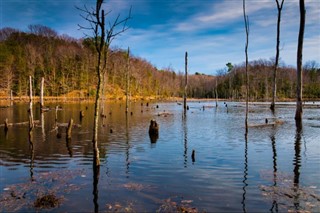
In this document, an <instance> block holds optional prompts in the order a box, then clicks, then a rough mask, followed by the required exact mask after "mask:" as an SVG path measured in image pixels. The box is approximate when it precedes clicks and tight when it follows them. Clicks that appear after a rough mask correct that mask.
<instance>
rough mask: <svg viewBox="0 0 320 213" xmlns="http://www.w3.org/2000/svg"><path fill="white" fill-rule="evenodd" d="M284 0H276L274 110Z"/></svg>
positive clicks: (272, 108)
mask: <svg viewBox="0 0 320 213" xmlns="http://www.w3.org/2000/svg"><path fill="white" fill-rule="evenodd" d="M283 2H284V0H281V4H279V0H276V3H277V8H278V21H277V45H276V61H275V64H274V70H273V90H272V102H271V106H270V109H271V111H272V112H274V110H275V102H276V96H277V71H278V65H279V54H280V53H279V52H280V50H279V46H280V22H281V11H282V7H283Z"/></svg>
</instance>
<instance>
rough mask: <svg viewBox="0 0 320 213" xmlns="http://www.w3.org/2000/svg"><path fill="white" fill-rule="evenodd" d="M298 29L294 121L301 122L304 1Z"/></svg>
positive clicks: (301, 4)
mask: <svg viewBox="0 0 320 213" xmlns="http://www.w3.org/2000/svg"><path fill="white" fill-rule="evenodd" d="M299 5H300V28H299V37H298V49H297V108H296V116H295V120H296V121H297V122H301V120H302V49H303V35H304V26H305V21H306V9H305V5H304V0H300V3H299Z"/></svg>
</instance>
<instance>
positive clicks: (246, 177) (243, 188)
mask: <svg viewBox="0 0 320 213" xmlns="http://www.w3.org/2000/svg"><path fill="white" fill-rule="evenodd" d="M247 180H248V133H247V131H246V133H245V146H244V169H243V181H242V182H243V187H242V190H243V193H242V202H241V204H242V211H243V212H247V209H246V202H245V201H246V194H247V186H248V183H247Z"/></svg>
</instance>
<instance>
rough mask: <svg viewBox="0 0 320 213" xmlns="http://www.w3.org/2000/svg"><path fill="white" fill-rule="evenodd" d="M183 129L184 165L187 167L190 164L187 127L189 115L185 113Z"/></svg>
mask: <svg viewBox="0 0 320 213" xmlns="http://www.w3.org/2000/svg"><path fill="white" fill-rule="evenodd" d="M182 130H183V141H184V152H183V157H184V167H185V168H187V165H188V128H187V115H186V113H184V114H183V115H182Z"/></svg>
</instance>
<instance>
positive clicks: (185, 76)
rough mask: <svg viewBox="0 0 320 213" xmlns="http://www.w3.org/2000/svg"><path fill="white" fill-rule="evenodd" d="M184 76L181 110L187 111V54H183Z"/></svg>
mask: <svg viewBox="0 0 320 213" xmlns="http://www.w3.org/2000/svg"><path fill="white" fill-rule="evenodd" d="M184 60H185V68H184V69H185V75H184V95H183V109H184V111H185V112H186V110H187V89H188V52H186V54H185V58H184Z"/></svg>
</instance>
